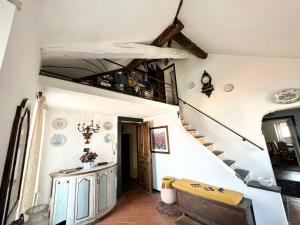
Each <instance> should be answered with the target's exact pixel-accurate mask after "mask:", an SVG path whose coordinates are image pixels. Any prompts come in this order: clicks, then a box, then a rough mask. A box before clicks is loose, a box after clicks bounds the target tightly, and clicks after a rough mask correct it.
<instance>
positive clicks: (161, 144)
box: [150, 126, 170, 154]
mask: <svg viewBox="0 0 300 225" xmlns="http://www.w3.org/2000/svg"><path fill="white" fill-rule="evenodd" d="M150 142H151V152H153V153H162V154H170V146H169V133H168V126H161V127H153V128H150Z"/></svg>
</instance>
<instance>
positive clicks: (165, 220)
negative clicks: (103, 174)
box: [96, 189, 175, 225]
mask: <svg viewBox="0 0 300 225" xmlns="http://www.w3.org/2000/svg"><path fill="white" fill-rule="evenodd" d="M159 201H160V196H159V194H158V193H155V194H152V195H151V196H149V195H147V194H146V193H145V192H143V191H142V190H140V189H134V190H132V191H129V192H125V193H124V194H123V196H122V198H121V199H120V200H119V201H118V205H117V208H116V210H115V211H114V212H113V213H112V214H110V215H109V216H108V217H106V218H105V219H104V220H102V221H101V222H99V223H97V224H96V225H173V224H174V221H175V218H171V217H168V216H165V215H161V214H159V213H158V212H157V211H156V206H157V205H158V202H159Z"/></svg>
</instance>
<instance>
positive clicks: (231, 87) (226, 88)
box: [224, 84, 234, 92]
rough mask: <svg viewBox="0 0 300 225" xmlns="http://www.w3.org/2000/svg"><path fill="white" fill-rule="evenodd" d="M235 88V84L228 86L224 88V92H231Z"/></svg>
mask: <svg viewBox="0 0 300 225" xmlns="http://www.w3.org/2000/svg"><path fill="white" fill-rule="evenodd" d="M233 88H234V86H233V84H226V85H225V86H224V91H226V92H231V91H232V90H233Z"/></svg>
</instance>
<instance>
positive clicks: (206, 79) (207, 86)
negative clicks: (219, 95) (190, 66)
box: [201, 70, 214, 97]
mask: <svg viewBox="0 0 300 225" xmlns="http://www.w3.org/2000/svg"><path fill="white" fill-rule="evenodd" d="M201 83H202V91H201V92H202V93H204V94H206V95H207V96H208V97H210V95H211V93H212V92H213V91H214V86H213V85H212V84H211V76H210V75H209V74H208V73H207V72H206V71H205V70H204V73H203V75H202V77H201Z"/></svg>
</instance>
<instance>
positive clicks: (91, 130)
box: [77, 120, 100, 144]
mask: <svg viewBox="0 0 300 225" xmlns="http://www.w3.org/2000/svg"><path fill="white" fill-rule="evenodd" d="M77 126H78V131H79V132H81V133H82V135H83V137H84V139H85V140H86V141H85V144H89V143H90V139H91V137H92V135H93V134H95V133H98V132H99V131H100V124H99V123H96V124H94V120H91V123H90V125H86V124H85V122H83V123H78V125H77Z"/></svg>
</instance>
